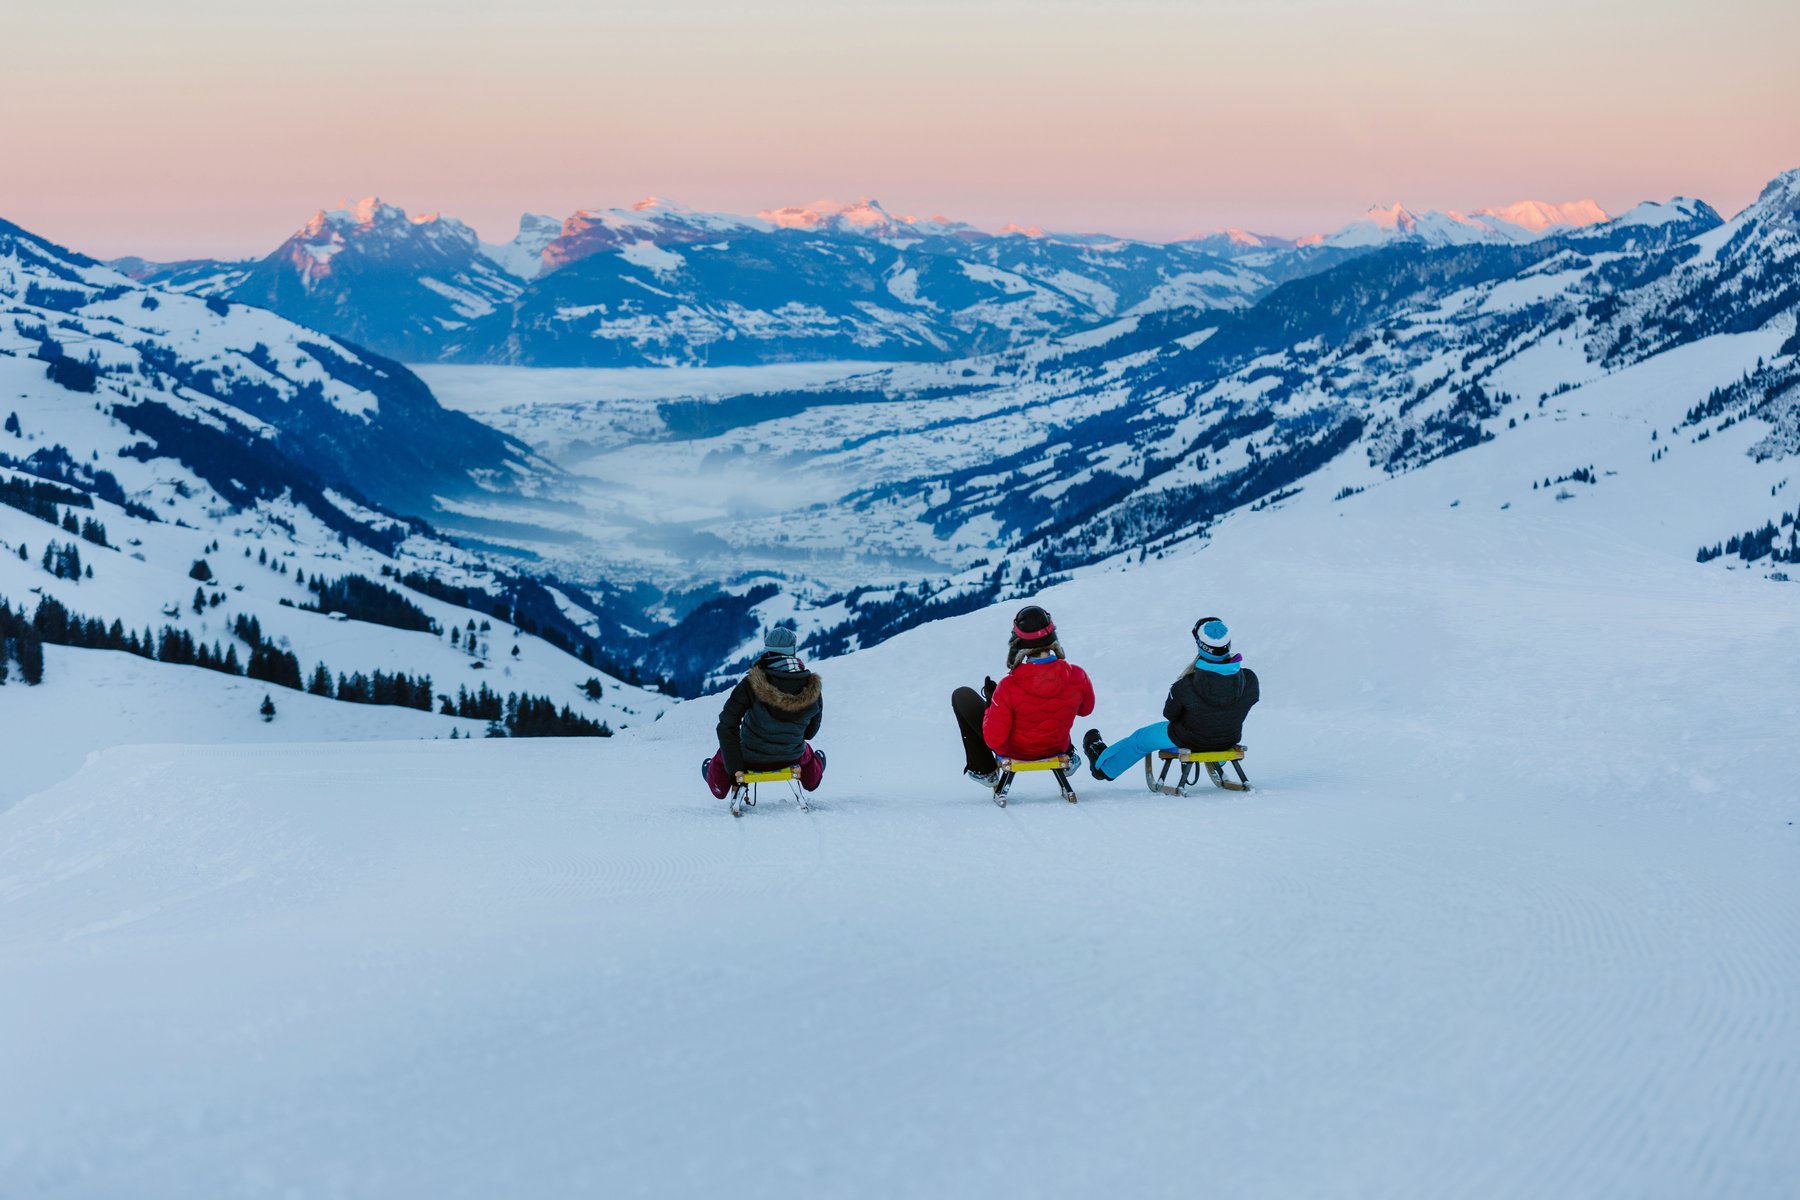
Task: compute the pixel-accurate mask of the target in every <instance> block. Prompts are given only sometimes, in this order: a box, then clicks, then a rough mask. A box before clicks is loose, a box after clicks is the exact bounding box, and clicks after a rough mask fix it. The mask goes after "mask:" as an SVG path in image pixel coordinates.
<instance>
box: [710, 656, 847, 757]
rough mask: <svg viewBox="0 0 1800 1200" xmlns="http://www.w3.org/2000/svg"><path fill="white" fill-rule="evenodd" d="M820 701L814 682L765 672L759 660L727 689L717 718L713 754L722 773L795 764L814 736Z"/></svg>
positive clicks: (807, 675)
mask: <svg viewBox="0 0 1800 1200" xmlns="http://www.w3.org/2000/svg"><path fill="white" fill-rule="evenodd" d="M824 715H825V699H824V694H823V689H822V687H821V685H820V682H819V677H818V676H817V675H815V674H813V673H812V672H811V671H801V672H798V673H793V672H787V671H770V670H766V669H765V668H764V666H763V663H762V661H761V660H758V662H757V664H756V665H755V666H753V667H751V668H750V671H749V673H748V674H747V675H745V676H744V678H743V679H742V680H741V681H740V682H739V683H738V685H737V686H736V687H734V688H732V689H731V695H730V696H729V697H728V698H727V699H726V701H725V708H724V709H723V710H722V711H721V712H720V713H719V749H720V751H721V752H723V754H724V755H725V771H726V773H727V774H729V775H734V776H735V775H736V774H737V773H738V772H739V771H742V770H744V769H745V767H746V765H748V766H750V767H752V768H770V769H772V768H776V767H788V766H792V765H793V764H795V763H797V762H799V761H800V752H801V750H802V749H804V748H805V745H806V742H807V740H808V739H809V738H811V737H812V736H813V735H815V734H817V733H818V732H819V722H820V720H821V719H822V718H823V717H824Z"/></svg>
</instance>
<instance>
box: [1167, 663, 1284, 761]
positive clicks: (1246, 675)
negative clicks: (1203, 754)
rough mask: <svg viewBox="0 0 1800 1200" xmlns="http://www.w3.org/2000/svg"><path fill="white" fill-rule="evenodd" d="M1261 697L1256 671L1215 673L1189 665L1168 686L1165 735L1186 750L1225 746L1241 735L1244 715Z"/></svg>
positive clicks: (1213, 748) (1231, 744) (1227, 748)
mask: <svg viewBox="0 0 1800 1200" xmlns="http://www.w3.org/2000/svg"><path fill="white" fill-rule="evenodd" d="M1261 698H1262V688H1261V686H1260V685H1259V684H1258V683H1257V682H1256V672H1255V671H1252V670H1251V669H1250V668H1249V667H1240V668H1239V669H1238V671H1237V673H1236V674H1235V675H1215V674H1213V673H1212V672H1211V671H1202V670H1199V669H1198V668H1196V667H1192V666H1190V667H1189V668H1188V669H1187V670H1186V671H1185V672H1183V674H1182V676H1181V678H1180V679H1177V680H1176V681H1175V683H1174V685H1173V686H1171V687H1170V688H1169V698H1168V699H1167V700H1165V701H1163V717H1164V718H1165V719H1167V720H1168V722H1169V737H1170V739H1171V740H1173V741H1174V743H1175V744H1176V745H1177V746H1182V747H1185V748H1186V749H1189V750H1229V749H1231V748H1232V747H1233V746H1235V745H1237V744H1238V742H1239V741H1241V740H1242V739H1243V736H1244V716H1245V714H1247V713H1248V712H1249V711H1250V707H1251V705H1253V704H1255V703H1256V702H1257V701H1258V700H1260V699H1261Z"/></svg>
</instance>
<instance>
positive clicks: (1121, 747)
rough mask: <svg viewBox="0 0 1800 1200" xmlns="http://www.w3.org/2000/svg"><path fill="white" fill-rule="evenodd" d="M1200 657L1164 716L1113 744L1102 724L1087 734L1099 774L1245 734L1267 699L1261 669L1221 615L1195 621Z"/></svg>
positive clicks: (1224, 745) (1219, 745)
mask: <svg viewBox="0 0 1800 1200" xmlns="http://www.w3.org/2000/svg"><path fill="white" fill-rule="evenodd" d="M1194 648H1195V652H1196V653H1195V657H1194V661H1193V662H1191V663H1189V664H1188V667H1187V670H1185V671H1183V672H1182V673H1181V678H1179V679H1177V680H1176V681H1175V682H1174V683H1173V684H1172V685H1171V686H1170V687H1169V698H1168V699H1167V700H1165V701H1163V717H1164V719H1163V720H1161V721H1158V722H1156V723H1155V724H1154V725H1146V726H1144V727H1143V728H1142V729H1140V730H1138V731H1137V732H1136V733H1133V734H1131V735H1130V736H1129V737H1126V738H1122V739H1120V740H1119V741H1116V742H1113V743H1112V744H1111V745H1108V744H1107V743H1106V742H1105V741H1103V740H1102V739H1101V737H1100V731H1099V730H1098V729H1090V730H1088V731H1087V733H1086V734H1085V735H1083V737H1082V739H1081V748H1082V749H1083V750H1085V751H1087V756H1088V769H1089V770H1090V771H1092V772H1093V775H1094V778H1095V779H1117V778H1118V777H1119V776H1121V775H1123V774H1124V773H1125V772H1126V771H1128V770H1129V769H1130V768H1131V765H1132V764H1133V763H1135V762H1137V761H1138V760H1139V759H1140V758H1148V757H1149V756H1150V755H1152V754H1155V753H1156V752H1157V751H1158V750H1229V749H1231V748H1232V747H1233V746H1235V745H1237V743H1238V739H1239V738H1241V737H1243V736H1244V717H1245V716H1246V715H1247V714H1248V713H1249V712H1250V709H1251V706H1253V705H1254V704H1255V703H1256V702H1257V701H1258V700H1259V699H1261V698H1262V688H1261V686H1260V685H1259V684H1258V683H1257V680H1256V672H1255V671H1252V670H1251V669H1250V668H1249V667H1246V666H1244V665H1243V664H1244V656H1243V655H1242V654H1233V653H1232V652H1231V630H1230V629H1229V628H1227V627H1226V625H1225V622H1224V621H1222V620H1220V619H1219V618H1218V617H1201V618H1200V620H1199V621H1198V622H1196V623H1195V625H1194Z"/></svg>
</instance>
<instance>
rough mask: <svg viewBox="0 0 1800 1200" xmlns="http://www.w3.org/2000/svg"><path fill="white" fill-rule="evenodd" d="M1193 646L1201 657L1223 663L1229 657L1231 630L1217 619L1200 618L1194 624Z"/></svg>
mask: <svg viewBox="0 0 1800 1200" xmlns="http://www.w3.org/2000/svg"><path fill="white" fill-rule="evenodd" d="M1194 644H1195V645H1196V646H1198V647H1199V648H1200V654H1201V657H1203V658H1210V659H1212V660H1213V661H1214V662H1224V661H1225V660H1226V659H1227V658H1229V657H1230V655H1231V629H1230V627H1228V626H1227V625H1226V624H1225V622H1224V621H1222V620H1220V619H1219V618H1218V617H1201V618H1200V619H1199V620H1198V621H1196V622H1195V623H1194Z"/></svg>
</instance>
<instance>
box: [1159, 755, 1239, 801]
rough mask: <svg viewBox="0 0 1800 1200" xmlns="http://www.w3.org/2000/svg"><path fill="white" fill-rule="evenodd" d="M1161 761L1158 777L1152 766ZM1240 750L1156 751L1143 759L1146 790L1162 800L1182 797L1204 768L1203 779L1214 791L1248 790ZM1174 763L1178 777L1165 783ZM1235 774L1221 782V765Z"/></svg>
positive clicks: (1222, 776) (1222, 773) (1222, 775)
mask: <svg viewBox="0 0 1800 1200" xmlns="http://www.w3.org/2000/svg"><path fill="white" fill-rule="evenodd" d="M1158 759H1161V760H1162V774H1160V775H1158V774H1157V773H1156V767H1155V763H1156V761H1157V760H1158ZM1243 759H1244V748H1243V747H1242V746H1233V747H1232V748H1231V749H1229V750H1158V751H1157V752H1156V753H1155V754H1149V755H1145V756H1144V782H1145V783H1147V784H1149V785H1150V790H1151V791H1153V792H1158V793H1161V794H1162V795H1164V796H1185V795H1187V790H1188V789H1189V788H1191V787H1193V786H1194V785H1195V784H1197V783H1199V782H1200V771H1201V769H1202V768H1205V771H1206V775H1207V777H1208V778H1209V779H1211V780H1212V783H1213V786H1214V787H1222V788H1225V789H1226V790H1227V791H1232V792H1247V791H1249V790H1250V777H1249V776H1248V775H1245V774H1244V765H1243ZM1176 763H1180V764H1181V774H1180V775H1179V776H1178V777H1177V778H1176V780H1175V782H1174V783H1173V784H1171V783H1170V782H1169V768H1170V767H1173V766H1174V765H1175V764H1176ZM1226 763H1230V764H1231V769H1232V770H1233V771H1235V772H1237V778H1236V779H1235V780H1233V779H1227V778H1225V764H1226Z"/></svg>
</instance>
